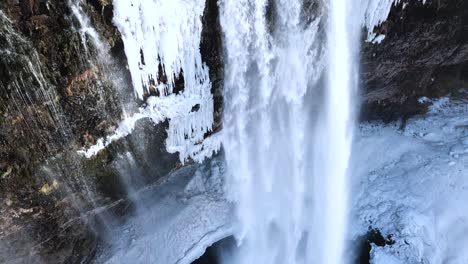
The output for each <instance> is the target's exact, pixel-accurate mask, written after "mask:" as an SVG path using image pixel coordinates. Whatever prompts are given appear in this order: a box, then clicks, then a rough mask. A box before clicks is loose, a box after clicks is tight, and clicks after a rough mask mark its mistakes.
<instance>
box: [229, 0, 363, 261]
mask: <svg viewBox="0 0 468 264" xmlns="http://www.w3.org/2000/svg"><path fill="white" fill-rule="evenodd" d="M271 3H274V5H273V6H267V1H254V0H243V1H238V0H223V1H221V24H222V27H223V31H224V34H225V43H226V49H227V55H228V58H227V63H226V72H227V76H226V83H225V94H226V96H225V102H226V106H225V112H224V114H225V120H224V126H225V131H224V133H225V134H224V141H223V143H224V146H225V149H226V159H227V163H228V166H229V169H230V173H231V174H232V177H231V178H230V181H229V182H228V193H229V194H230V195H231V198H232V199H233V200H234V201H235V202H236V203H237V216H238V218H239V219H238V220H239V223H240V231H239V235H238V239H239V241H240V244H241V245H240V247H239V251H238V252H237V254H236V257H235V259H234V260H227V261H226V262H227V263H278V264H279V263H327V264H338V263H344V262H343V259H342V254H343V251H344V248H345V235H346V224H347V221H346V210H347V205H346V200H347V199H346V197H347V189H346V188H347V183H346V182H347V168H348V160H349V155H350V148H351V139H352V125H353V120H352V114H351V113H352V107H351V105H352V104H351V101H352V97H353V95H354V93H355V88H356V76H355V73H356V69H355V67H357V66H356V65H357V63H356V61H355V60H354V59H355V57H356V56H355V53H356V51H357V49H358V45H357V44H358V41H357V40H358V36H359V34H358V33H357V32H358V30H357V29H359V25H360V23H361V20H362V19H360V17H361V16H360V15H359V13H357V14H356V16H355V17H354V16H351V14H352V13H350V10H349V8H350V6H351V3H350V2H349V1H347V0H331V1H330V3H329V5H328V6H327V7H326V8H327V10H328V11H329V12H328V21H327V23H328V27H327V29H326V35H327V45H326V48H325V50H326V52H323V50H324V48H323V46H321V44H322V43H323V39H322V38H321V37H322V35H321V34H320V33H321V32H320V31H319V24H320V23H321V22H322V21H321V20H322V17H321V16H320V14H322V13H323V12H321V11H322V10H320V8H319V10H316V11H317V14H316V16H315V17H314V16H313V15H312V14H304V10H306V9H304V6H303V1H301V0H289V1H286V0H276V1H270V4H271ZM271 8H274V9H275V11H274V12H275V13H276V15H273V16H272V15H270V16H272V17H269V18H267V15H266V14H267V10H268V9H270V10H271ZM269 14H271V12H269ZM308 16H309V17H308ZM306 18H309V19H306ZM310 18H312V20H313V22H311V23H307V22H305V21H307V20H311V19H310ZM267 20H274V21H270V24H268V22H267ZM350 20H352V21H350ZM268 29H270V30H268ZM327 60H328V61H327ZM324 68H325V70H326V74H325V78H324V80H325V81H324V84H323V83H322V82H319V83H317V80H319V79H320V77H321V76H323V75H322V72H323V69H324Z"/></svg>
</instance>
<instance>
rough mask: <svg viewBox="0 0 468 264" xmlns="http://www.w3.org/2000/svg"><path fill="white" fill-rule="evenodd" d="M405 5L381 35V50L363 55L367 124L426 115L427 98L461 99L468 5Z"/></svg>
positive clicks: (467, 62)
mask: <svg viewBox="0 0 468 264" xmlns="http://www.w3.org/2000/svg"><path fill="white" fill-rule="evenodd" d="M425 2H426V3H425V4H423V3H422V2H421V1H417V0H410V1H400V2H399V3H398V4H396V5H395V6H394V7H392V10H391V13H390V16H389V18H388V20H387V21H386V22H385V23H383V24H382V25H381V26H380V27H379V28H377V29H376V30H375V31H376V33H378V34H384V35H385V39H384V40H383V41H382V43H381V44H372V43H365V44H364V46H363V49H362V84H363V86H364V91H363V93H364V94H363V95H364V96H363V97H364V102H363V103H364V104H363V111H362V115H361V117H362V119H365V120H369V119H371V120H372V119H383V120H384V121H390V120H395V119H399V118H403V119H405V118H407V117H410V116H412V115H416V114H422V113H424V112H425V111H426V109H427V105H426V104H423V103H419V102H418V99H419V98H420V97H422V96H426V97H428V98H437V97H440V96H444V95H448V94H451V95H454V96H457V94H458V90H459V89H463V88H465V87H466V84H467V80H468V75H467V74H466V73H467V72H468V37H467V36H468V26H467V25H468V2H466V1H463V0H457V1H449V0H437V1H435V0H434V1H425Z"/></svg>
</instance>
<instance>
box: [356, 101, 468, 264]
mask: <svg viewBox="0 0 468 264" xmlns="http://www.w3.org/2000/svg"><path fill="white" fill-rule="evenodd" d="M464 96H466V92H465V94H464ZM467 126H468V104H467V101H466V100H464V101H463V100H461V101H460V100H456V99H455V100H453V101H451V100H449V98H442V99H440V100H437V101H433V102H432V107H431V111H430V113H429V114H428V115H427V116H426V117H425V118H413V119H411V120H409V121H408V122H407V125H406V126H405V128H404V130H403V131H401V130H399V127H400V125H399V124H397V123H395V124H390V125H380V124H379V125H376V124H364V125H362V126H361V128H360V132H359V135H358V139H357V141H356V147H355V149H356V151H355V152H354V154H353V164H355V175H356V176H358V178H357V179H356V184H357V186H355V188H356V190H359V193H358V195H357V196H356V197H355V201H354V204H353V208H354V215H355V216H356V218H357V219H358V220H357V222H356V223H355V224H354V225H352V230H353V231H354V232H353V234H354V235H358V234H359V233H364V232H366V230H367V228H368V227H369V225H372V226H373V227H374V228H379V229H380V230H381V231H382V232H383V234H384V235H385V236H386V235H392V236H393V237H392V239H393V240H395V242H396V243H395V244H394V245H389V246H386V247H383V248H379V247H377V246H375V245H374V246H373V249H372V252H371V257H372V263H374V264H388V263H398V264H413V263H430V264H436V263H454V264H458V263H460V264H461V263H466V262H467V261H468V251H466V247H467V245H468V239H467V236H466V232H467V231H468V214H467V213H466V201H467V200H468V187H467V186H468V179H467V177H466V176H467V175H466V172H467V171H468V130H467V129H466V127H467ZM370 160H371V161H372V162H369V161H370Z"/></svg>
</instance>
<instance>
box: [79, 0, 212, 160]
mask: <svg viewBox="0 0 468 264" xmlns="http://www.w3.org/2000/svg"><path fill="white" fill-rule="evenodd" d="M113 3H114V23H115V25H116V26H117V28H118V29H119V31H120V32H121V34H122V39H123V41H124V45H125V53H126V55H127V60H128V67H129V70H130V73H131V76H132V82H133V86H134V88H135V93H136V95H137V96H138V97H139V98H141V99H143V97H144V95H145V94H147V93H148V92H149V91H150V90H153V91H155V92H156V91H157V93H158V94H159V96H150V97H149V98H148V99H147V102H146V103H147V106H146V107H145V108H141V109H140V111H139V112H138V113H135V114H133V115H130V116H128V117H126V118H125V119H124V120H123V121H122V123H121V126H120V127H119V128H118V129H117V132H116V133H114V134H113V135H110V136H108V137H107V138H103V139H100V140H99V142H98V143H97V144H96V145H94V146H92V147H91V148H90V149H88V150H84V151H81V153H83V154H85V155H86V156H87V157H91V156H93V155H95V154H96V153H97V152H99V151H100V150H101V149H103V148H104V147H105V146H107V145H108V144H110V143H111V142H113V141H115V140H117V139H119V138H121V137H123V136H126V135H128V134H129V133H131V131H132V130H133V128H134V127H135V123H136V122H137V121H138V120H140V119H142V118H150V119H151V120H152V121H153V122H155V123H160V122H162V121H164V120H166V119H168V120H169V128H168V138H167V140H166V147H167V151H168V152H170V153H175V152H178V153H179V157H180V160H181V162H185V161H186V160H187V159H188V158H192V159H194V160H196V161H202V160H203V159H204V158H205V157H206V156H211V155H212V153H213V152H215V151H217V150H218V149H219V147H220V142H216V140H217V139H218V137H216V136H213V137H211V138H210V139H209V140H206V141H205V140H204V139H205V136H206V134H207V133H208V132H210V131H211V130H212V127H213V112H214V105H213V95H212V94H211V82H210V79H209V74H208V68H207V66H206V65H204V63H203V62H202V59H201V54H200V48H199V46H200V37H201V30H202V23H201V18H202V15H203V12H204V9H205V1H203V0H196V1H184V0H175V1H164V0H132V1H127V0H114V2H113ZM182 75H183V79H184V89H183V91H181V92H179V93H174V90H173V89H174V85H175V81H176V78H179V77H180V76H182Z"/></svg>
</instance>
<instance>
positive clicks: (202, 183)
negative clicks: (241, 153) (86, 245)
mask: <svg viewBox="0 0 468 264" xmlns="http://www.w3.org/2000/svg"><path fill="white" fill-rule="evenodd" d="M223 174H224V165H223V162H221V161H219V160H217V159H214V160H212V161H210V162H207V163H206V164H204V165H202V166H199V165H190V166H187V167H184V168H182V169H180V170H179V171H177V172H176V173H174V174H172V175H170V177H168V179H167V180H166V181H165V182H163V183H161V184H160V185H159V186H158V187H156V188H154V189H150V190H147V191H143V192H140V193H139V194H138V195H137V196H135V197H134V200H135V204H137V210H136V211H137V212H136V214H135V216H133V217H130V218H129V219H128V221H126V223H125V224H124V225H122V226H120V227H118V228H115V230H113V231H112V233H111V235H110V236H109V238H108V241H107V242H108V243H109V244H110V246H109V247H108V248H104V249H102V251H101V252H100V253H99V254H98V255H99V257H98V261H97V262H98V263H108V264H114V263H115V264H117V263H119V264H120V263H161V264H163V263H164V264H166V263H167V264H172V263H181V264H183V263H191V262H192V261H193V260H195V259H197V258H198V257H200V256H201V255H202V254H203V253H204V252H205V249H206V248H207V247H209V246H211V245H212V244H213V243H215V242H217V241H219V240H221V239H223V238H225V237H227V236H229V235H231V234H232V222H231V220H232V219H233V217H232V209H231V205H230V204H229V203H228V202H227V201H226V200H225V199H224V198H223V191H222V189H223V188H222V175H223Z"/></svg>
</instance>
